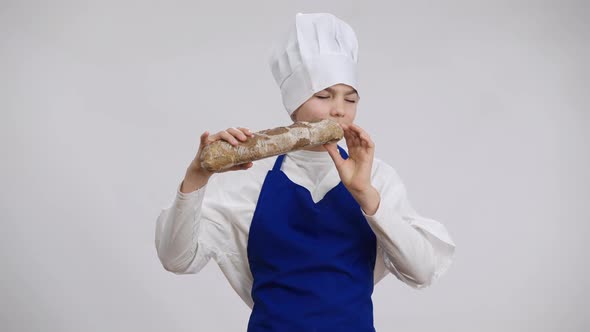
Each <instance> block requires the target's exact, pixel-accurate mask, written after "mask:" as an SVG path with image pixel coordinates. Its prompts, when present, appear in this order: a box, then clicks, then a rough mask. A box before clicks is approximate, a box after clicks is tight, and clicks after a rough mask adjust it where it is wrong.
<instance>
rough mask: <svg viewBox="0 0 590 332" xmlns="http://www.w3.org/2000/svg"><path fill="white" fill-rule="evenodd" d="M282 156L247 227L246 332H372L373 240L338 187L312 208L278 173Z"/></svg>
mask: <svg viewBox="0 0 590 332" xmlns="http://www.w3.org/2000/svg"><path fill="white" fill-rule="evenodd" d="M338 150H339V151H340V155H341V156H342V157H343V158H345V159H346V158H348V155H347V154H346V151H344V150H343V149H342V148H341V147H340V146H338ZM284 157H285V155H281V156H279V157H278V158H277V160H276V162H275V164H274V167H273V169H272V170H270V171H268V173H267V175H266V178H265V180H264V183H263V185H262V189H261V192H260V196H259V198H258V203H257V205H256V210H255V211H254V215H253V219H252V223H251V226H250V232H249V237H248V248H247V251H248V260H249V264H250V270H251V272H252V276H253V279H254V282H253V286H252V292H251V295H252V299H253V300H254V307H253V309H252V313H251V315H250V319H249V322H248V332H260V331H276V332H290V331H297V332H307V331H314V332H328V331H330V332H334V331H339V332H347V331H350V332H353V331H354V332H369V331H375V329H374V327H373V302H372V300H371V294H372V293H373V270H374V267H375V257H376V249H377V242H376V238H375V234H374V233H373V231H372V230H371V228H370V226H369V225H368V223H367V220H366V219H365V218H364V216H363V214H362V212H361V209H360V206H359V204H358V203H357V202H356V201H355V200H354V198H353V197H352V195H351V194H350V192H349V191H348V190H347V189H346V187H345V186H344V184H343V183H342V182H339V183H338V185H337V186H335V187H334V188H332V189H331V190H330V191H329V192H328V193H326V195H325V196H324V198H322V200H320V201H319V202H317V203H315V202H314V201H313V199H312V197H311V194H310V192H309V191H308V190H307V189H306V188H304V187H303V186H301V185H299V184H296V183H294V182H292V181H291V180H290V179H289V178H288V177H287V176H286V175H285V173H283V171H281V164H282V162H283V159H284Z"/></svg>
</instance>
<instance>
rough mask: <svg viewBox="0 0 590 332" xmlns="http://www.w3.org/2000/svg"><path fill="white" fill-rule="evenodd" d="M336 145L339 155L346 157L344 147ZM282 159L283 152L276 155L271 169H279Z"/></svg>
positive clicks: (283, 156) (283, 157)
mask: <svg viewBox="0 0 590 332" xmlns="http://www.w3.org/2000/svg"><path fill="white" fill-rule="evenodd" d="M336 146H338V151H340V155H341V156H342V158H343V159H348V154H347V153H346V151H344V149H343V148H341V147H340V145H336ZM283 159H285V155H284V154H282V155H280V156H278V157H277V160H276V161H275V164H274V166H273V167H272V170H273V171H279V170H280V169H281V164H282V163H283Z"/></svg>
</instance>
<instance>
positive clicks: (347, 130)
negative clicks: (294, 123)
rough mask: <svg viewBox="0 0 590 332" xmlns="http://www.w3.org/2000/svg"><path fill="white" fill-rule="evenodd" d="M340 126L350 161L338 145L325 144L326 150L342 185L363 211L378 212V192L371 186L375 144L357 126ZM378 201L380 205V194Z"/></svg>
mask: <svg viewBox="0 0 590 332" xmlns="http://www.w3.org/2000/svg"><path fill="white" fill-rule="evenodd" d="M340 126H341V127H342V129H343V130H344V138H345V139H346V145H347V146H348V159H344V158H342V156H340V152H339V151H338V147H337V146H336V143H328V144H324V148H325V149H326V150H327V151H328V153H329V154H330V157H332V160H333V161H334V164H335V165H336V169H337V170H338V174H339V175H340V179H341V180H342V183H343V184H344V186H345V187H346V188H347V189H348V191H350V193H351V194H352V195H353V196H354V197H355V199H357V201H359V203H360V204H361V207H363V210H365V211H367V210H376V209H377V206H375V202H374V201H375V193H376V190H375V188H373V186H372V185H371V171H372V167H373V157H374V155H375V143H373V141H372V140H371V137H370V136H369V134H367V132H366V131H364V130H363V129H362V128H361V127H359V126H357V125H355V124H351V125H345V124H340ZM376 199H377V202H376V203H377V205H378V203H379V197H378V193H377V198H376ZM364 201H366V204H362V203H365V202H364ZM371 201H372V202H371ZM361 202H362V203H361ZM363 205H366V206H363Z"/></svg>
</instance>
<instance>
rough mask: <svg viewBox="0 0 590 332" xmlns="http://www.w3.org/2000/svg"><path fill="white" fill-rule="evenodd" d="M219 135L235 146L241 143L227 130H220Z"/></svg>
mask: <svg viewBox="0 0 590 332" xmlns="http://www.w3.org/2000/svg"><path fill="white" fill-rule="evenodd" d="M219 137H220V138H222V139H223V140H224V141H226V142H228V143H230V144H231V145H233V146H236V145H238V143H239V142H238V140H237V139H236V138H235V137H233V136H232V135H231V134H230V133H228V132H227V131H225V130H224V131H220V132H219Z"/></svg>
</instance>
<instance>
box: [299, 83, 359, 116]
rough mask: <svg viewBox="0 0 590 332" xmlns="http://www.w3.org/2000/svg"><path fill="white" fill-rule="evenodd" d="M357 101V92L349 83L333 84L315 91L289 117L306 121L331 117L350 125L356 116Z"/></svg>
mask: <svg viewBox="0 0 590 332" xmlns="http://www.w3.org/2000/svg"><path fill="white" fill-rule="evenodd" d="M358 101H359V96H358V93H357V92H356V90H355V89H354V88H352V87H351V86H350V85H346V84H335V85H332V86H331V87H328V88H326V89H324V90H321V91H318V92H316V93H315V94H314V95H313V96H311V97H310V98H309V99H308V100H307V101H306V102H305V103H303V104H302V105H301V106H299V108H297V110H295V112H293V114H291V119H292V120H293V121H308V122H315V121H320V120H324V119H332V120H334V121H336V122H338V123H341V124H346V125H350V124H352V122H353V121H354V118H355V116H356V106H357V103H358Z"/></svg>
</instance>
